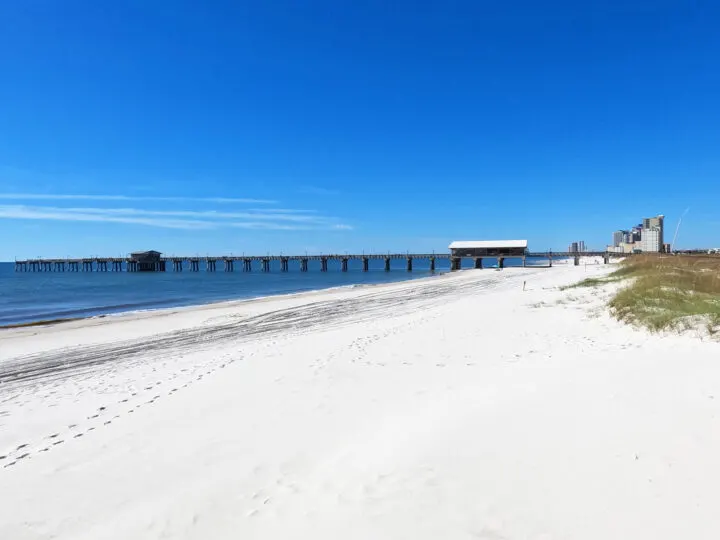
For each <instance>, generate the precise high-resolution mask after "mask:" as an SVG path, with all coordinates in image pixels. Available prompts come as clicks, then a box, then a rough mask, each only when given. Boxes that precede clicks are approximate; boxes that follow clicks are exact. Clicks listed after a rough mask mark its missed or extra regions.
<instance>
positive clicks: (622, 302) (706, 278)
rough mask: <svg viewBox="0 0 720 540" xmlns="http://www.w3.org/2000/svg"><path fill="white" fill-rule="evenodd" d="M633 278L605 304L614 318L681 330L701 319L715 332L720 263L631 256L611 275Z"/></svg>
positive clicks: (717, 260)
mask: <svg viewBox="0 0 720 540" xmlns="http://www.w3.org/2000/svg"><path fill="white" fill-rule="evenodd" d="M618 274H620V276H621V277H622V278H633V280H632V282H631V283H629V284H628V286H627V287H626V288H623V289H621V290H620V291H619V292H618V293H617V294H616V295H615V298H613V299H612V300H611V301H610V308H611V309H612V310H613V313H614V314H615V316H616V317H617V318H618V319H620V320H623V321H629V322H635V323H638V324H642V325H644V326H647V327H648V328H650V329H651V330H662V329H665V328H683V327H686V326H688V325H692V324H697V321H698V319H700V320H702V321H703V322H704V323H705V324H706V326H707V329H708V331H709V332H710V333H713V334H714V333H716V332H717V331H718V330H719V329H720V328H718V327H720V258H718V257H692V256H657V255H656V256H636V257H630V258H628V259H627V260H626V261H625V262H624V263H623V266H622V267H621V268H620V270H618V272H615V273H614V274H613V276H617V275H618Z"/></svg>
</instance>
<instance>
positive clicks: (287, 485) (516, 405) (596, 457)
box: [0, 265, 720, 540]
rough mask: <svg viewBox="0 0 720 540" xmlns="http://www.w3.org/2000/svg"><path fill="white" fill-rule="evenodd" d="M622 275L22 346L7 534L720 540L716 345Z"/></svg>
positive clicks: (364, 294) (3, 438)
mask: <svg viewBox="0 0 720 540" xmlns="http://www.w3.org/2000/svg"><path fill="white" fill-rule="evenodd" d="M607 271H608V267H606V266H604V265H591V266H587V267H584V266H581V267H572V266H566V267H556V268H554V269H552V270H549V269H538V268H534V269H533V268H529V269H506V270H504V271H494V270H482V271H467V272H461V273H457V274H453V275H446V276H440V277H434V278H428V279H424V280H417V281H412V282H404V283H395V284H389V285H378V286H370V287H361V288H352V289H342V290H335V291H326V292H319V293H308V294H302V295H294V296H288V297H278V298H272V299H264V300H258V301H250V302H234V303H233V302H231V303H223V304H218V305H213V306H203V307H197V308H188V309H180V310H170V311H166V312H158V313H146V314H131V315H124V316H119V317H108V318H104V319H94V320H88V321H77V322H72V323H68V324H65V325H58V326H54V327H47V328H32V329H30V328H24V329H14V330H9V331H6V332H4V333H3V334H2V335H0V381H2V382H1V383H0V488H1V489H0V538H3V539H5V538H8V539H13V540H15V539H45V538H47V539H49V538H61V539H73V540H74V539H93V540H95V539H128V538H133V539H156V538H188V539H209V538H213V539H220V538H263V539H265V538H273V539H275V538H276V539H283V540H284V539H288V538H312V539H328V540H329V539H332V540H336V539H338V538H344V539H433V540H435V539H438V538H443V539H465V538H467V539H473V538H481V539H493V540H498V539H540V538H542V539H571V538H572V539H574V538H583V539H602V540H606V539H608V538H628V539H630V538H632V539H635V540H637V539H644V538H647V539H652V540H658V539H666V538H667V539H671V538H672V539H677V538H693V539H705V538H707V539H710V538H713V539H715V538H717V537H718V534H720V517H718V515H717V512H716V504H715V496H714V495H715V492H716V486H717V485H720V462H719V461H718V459H717V456H718V455H719V454H720V430H719V429H718V418H720V364H719V363H718V358H720V356H719V353H720V346H719V345H718V344H716V343H708V342H702V341H700V340H697V339H694V338H692V337H690V336H683V337H681V336H664V337H661V336H655V335H650V334H648V333H646V332H645V331H641V330H636V329H633V328H630V327H627V326H623V325H621V324H619V323H617V322H616V321H614V320H613V319H611V318H610V317H609V315H608V314H607V313H606V311H605V309H604V308H603V305H604V302H605V301H606V296H607V295H608V294H609V292H608V291H602V290H599V289H573V290H568V291H560V290H559V289H558V286H559V285H563V284H569V283H572V282H574V281H578V280H580V279H583V278H584V277H588V276H591V275H600V274H602V273H605V272H607ZM523 282H526V290H525V291H523Z"/></svg>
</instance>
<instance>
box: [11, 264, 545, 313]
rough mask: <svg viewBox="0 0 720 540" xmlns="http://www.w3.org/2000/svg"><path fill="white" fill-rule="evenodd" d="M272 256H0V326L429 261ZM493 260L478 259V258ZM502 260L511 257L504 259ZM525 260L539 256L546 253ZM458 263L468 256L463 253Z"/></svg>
mask: <svg viewBox="0 0 720 540" xmlns="http://www.w3.org/2000/svg"><path fill="white" fill-rule="evenodd" d="M279 264H280V263H279V262H277V261H273V263H272V266H271V272H269V273H263V272H260V271H259V268H258V267H259V264H256V265H255V266H256V268H254V269H253V272H249V273H248V272H243V271H242V265H241V264H238V263H236V264H235V271H234V272H224V271H223V270H222V267H221V264H220V263H218V271H216V272H205V270H204V268H203V267H202V266H201V270H200V272H190V271H188V270H187V268H186V269H185V270H184V271H183V272H173V271H172V268H171V267H170V268H169V270H168V271H167V272H156V273H150V272H148V273H144V272H138V273H128V272H77V273H75V272H64V273H63V272H59V273H58V272H37V273H34V272H15V266H14V264H13V263H0V326H5V325H10V324H19V323H27V322H33V321H44V320H55V319H71V318H79V317H92V316H97V315H109V314H113V313H121V312H127V311H139V310H149V309H160V308H168V307H177V306H189V305H197V304H207V303H210V302H218V301H222V300H236V299H247V298H258V297H264V296H272V295H278V294H288V293H296V292H302V291H312V290H319V289H328V288H332V287H342V286H350V285H361V284H374V283H387V282H393V281H403V280H408V279H417V278H423V277H427V276H429V275H431V273H430V262H429V261H427V260H415V261H413V271H412V272H407V271H406V266H405V264H406V263H405V261H404V260H393V261H392V262H391V271H390V272H385V271H384V266H383V265H384V261H382V260H371V261H370V271H369V272H363V271H362V262H361V261H355V260H351V261H349V268H348V272H341V271H340V263H339V262H337V261H330V262H329V265H330V267H329V271H328V272H321V271H320V262H319V261H310V262H309V265H310V266H309V271H308V272H300V268H299V264H298V263H297V262H293V261H291V262H290V271H289V272H286V273H283V272H280V267H279ZM494 264H496V262H495V261H494V260H490V259H486V260H485V266H486V267H490V266H492V265H494ZM506 264H507V265H508V266H511V265H518V264H519V260H514V259H506ZM528 264H529V265H530V264H547V261H546V260H538V261H531V260H530V259H528ZM463 267H464V268H471V267H472V261H470V260H464V261H463ZM447 271H449V262H448V261H446V260H438V261H436V273H443V272H447Z"/></svg>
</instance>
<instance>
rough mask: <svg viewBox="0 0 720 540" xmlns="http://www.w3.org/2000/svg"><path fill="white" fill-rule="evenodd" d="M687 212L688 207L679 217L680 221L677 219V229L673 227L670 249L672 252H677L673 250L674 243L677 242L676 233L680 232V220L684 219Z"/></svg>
mask: <svg viewBox="0 0 720 540" xmlns="http://www.w3.org/2000/svg"><path fill="white" fill-rule="evenodd" d="M689 210H690V207H689V206H688V207H687V208H686V209H685V211H684V212H683V213H682V215H681V216H680V219H678V224H677V227H675V235H674V236H673V241H672V246H671V247H670V249H671V250H673V251H677V250H676V249H675V241H676V240H677V235H678V232H679V231H680V224H681V223H682V219H683V218H684V217H685V214H687V213H688V211H689Z"/></svg>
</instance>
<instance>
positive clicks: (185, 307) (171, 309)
mask: <svg viewBox="0 0 720 540" xmlns="http://www.w3.org/2000/svg"><path fill="white" fill-rule="evenodd" d="M486 270H487V269H486ZM466 271H471V269H464V270H461V272H466ZM445 275H450V272H449V271H448V272H435V273H433V274H431V275H428V276H422V277H416V278H410V279H401V280H397V281H386V282H377V283H352V284H347V285H338V286H332V287H323V288H319V289H308V290H301V291H297V292H281V293H277V294H267V295H263V296H249V297H243V298H231V299H225V300H212V301H209V302H201V303H193V304H182V305H176V306H163V307H157V308H147V309H130V310H127V311H117V312H110V313H99V314H97V315H88V316H86V317H59V318H56V319H41V320H32V321H26V322H19V323H10V324H4V325H0V332H2V331H3V330H15V329H22V328H33V327H46V326H55V325H58V324H65V323H72V322H78V321H93V320H96V319H109V320H121V319H122V318H123V317H133V316H144V315H147V316H152V315H153V314H157V315H163V314H167V313H176V312H179V311H191V310H194V309H203V308H210V309H212V308H214V307H217V308H223V307H232V306H235V305H240V304H246V303H249V302H263V301H266V300H272V299H282V298H297V297H302V296H305V295H308V296H309V295H316V294H322V293H326V292H333V291H342V290H349V289H364V288H370V287H382V286H385V285H395V284H399V283H407V282H413V281H415V282H417V281H423V280H426V279H437V278H439V277H441V276H445Z"/></svg>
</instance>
